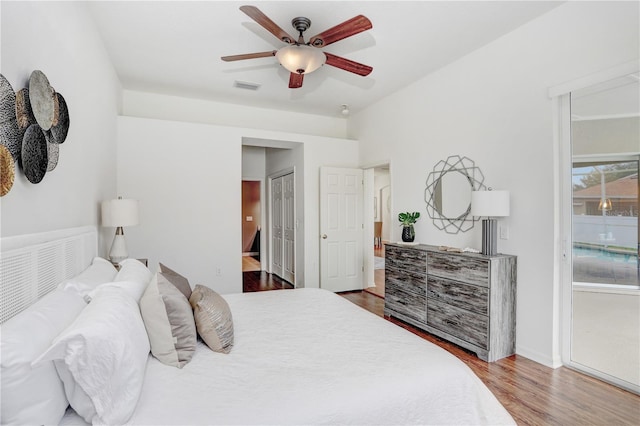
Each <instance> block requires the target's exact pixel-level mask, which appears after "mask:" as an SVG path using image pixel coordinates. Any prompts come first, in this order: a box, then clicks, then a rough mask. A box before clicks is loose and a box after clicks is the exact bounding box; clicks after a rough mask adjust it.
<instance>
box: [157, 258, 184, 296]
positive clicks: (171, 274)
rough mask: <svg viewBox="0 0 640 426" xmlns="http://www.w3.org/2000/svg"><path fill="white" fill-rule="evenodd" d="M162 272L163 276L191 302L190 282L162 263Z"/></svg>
mask: <svg viewBox="0 0 640 426" xmlns="http://www.w3.org/2000/svg"><path fill="white" fill-rule="evenodd" d="M160 272H162V275H164V276H165V278H166V279H168V280H169V281H170V282H171V284H173V285H175V286H176V288H177V289H178V290H180V291H181V292H182V294H184V297H186V298H187V300H189V298H190V297H191V286H190V285H189V280H187V279H186V278H185V277H183V276H182V275H180V274H179V273H177V272H176V271H174V270H172V269H169V268H167V267H166V266H165V265H163V264H162V263H160Z"/></svg>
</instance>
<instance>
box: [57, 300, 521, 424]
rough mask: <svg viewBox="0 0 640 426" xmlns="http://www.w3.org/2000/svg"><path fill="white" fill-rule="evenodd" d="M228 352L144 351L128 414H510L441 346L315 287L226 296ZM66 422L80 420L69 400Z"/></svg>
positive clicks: (225, 420) (171, 417)
mask: <svg viewBox="0 0 640 426" xmlns="http://www.w3.org/2000/svg"><path fill="white" fill-rule="evenodd" d="M224 297H225V299H226V300H227V302H228V304H229V307H230V309H231V312H232V314H233V326H234V333H235V343H234V346H233V349H232V351H231V352H230V353H229V354H222V353H217V352H213V351H211V350H210V349H209V348H208V347H207V346H205V345H204V344H203V343H202V342H198V347H197V350H196V352H195V355H194V356H193V359H192V360H191V362H190V363H188V364H187V365H185V366H184V367H183V368H182V369H178V368H175V367H172V366H167V365H165V364H162V363H160V362H159V361H158V360H157V359H155V358H153V357H152V356H151V355H149V359H148V362H147V366H146V372H145V375H144V383H143V385H142V392H141V394H140V397H139V400H138V403H137V406H136V408H135V411H134V413H133V415H132V417H131V418H130V420H129V421H128V423H131V424H145V425H150V424H154V425H156V424H183V425H187V424H194V425H195V424H307V425H308V424H359V425H362V424H367V425H368V424H394V425H396V424H459V425H462V424H469V425H471V424H473V425H477V424H492V425H494V424H515V423H514V421H513V419H512V418H511V416H510V415H509V414H508V413H507V411H506V410H505V409H504V407H502V405H501V404H500V403H499V402H498V401H497V400H496V398H495V397H494V396H493V394H491V392H490V391H489V390H488V389H487V388H486V386H485V385H484V384H483V383H482V382H481V381H480V380H479V379H478V377H477V376H476V375H475V374H474V373H473V372H472V371H471V370H470V369H469V368H468V367H467V366H466V365H465V364H464V363H462V362H461V361H460V360H458V359H457V358H456V357H454V356H453V355H451V354H449V353H448V352H446V351H445V350H443V349H441V348H439V347H437V346H435V345H433V344H431V343H429V342H427V341H425V340H423V339H421V338H419V337H417V336H415V335H413V334H412V333H410V332H408V331H406V330H404V329H402V328H401V327H398V326H396V325H394V324H392V323H390V322H388V321H386V320H384V319H382V318H380V317H377V316H376V315H373V314H371V313H369V312H367V311H365V310H363V309H361V308H359V307H357V306H356V305H354V304H352V303H351V302H349V301H347V300H345V299H343V298H342V297H340V296H337V295H335V294H333V293H330V292H328V291H325V290H318V289H298V290H280V291H271V292H261V293H247V294H232V295H226V296H224ZM61 424H65V425H69V424H85V423H84V420H83V419H82V418H81V417H80V416H78V415H77V414H75V412H74V411H73V410H72V409H68V410H67V413H66V414H65V416H64V418H63V419H62V422H61Z"/></svg>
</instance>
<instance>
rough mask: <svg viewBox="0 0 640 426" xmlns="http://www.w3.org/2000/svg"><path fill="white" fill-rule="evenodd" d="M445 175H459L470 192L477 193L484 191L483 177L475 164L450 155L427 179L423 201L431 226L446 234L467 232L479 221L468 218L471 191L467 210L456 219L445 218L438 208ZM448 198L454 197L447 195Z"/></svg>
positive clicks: (469, 160)
mask: <svg viewBox="0 0 640 426" xmlns="http://www.w3.org/2000/svg"><path fill="white" fill-rule="evenodd" d="M447 173H460V174H462V175H463V177H464V178H465V179H466V181H468V182H469V186H470V188H471V191H479V190H481V189H484V188H485V186H484V175H483V174H482V171H480V169H479V168H478V167H477V166H476V165H475V163H474V162H473V161H472V160H471V159H469V158H467V157H461V156H459V155H451V156H449V157H448V158H447V159H446V160H440V161H439V162H438V163H437V164H436V165H435V166H434V167H433V171H432V172H431V173H429V176H428V177H427V187H426V188H425V190H424V200H425V202H426V203H427V213H428V214H429V217H430V218H431V219H433V224H434V225H435V226H436V228H438V229H439V230H441V231H445V232H446V233H448V234H457V233H458V232H467V231H468V230H469V229H471V228H473V225H474V224H475V222H476V221H477V220H479V219H476V218H474V217H473V216H469V212H470V211H471V191H469V204H468V206H467V209H466V210H465V211H464V212H463V213H462V214H460V215H459V216H457V217H447V216H446V215H444V214H443V213H442V208H441V206H438V205H437V204H438V200H439V199H440V198H441V197H442V196H443V194H442V186H443V185H442V183H443V182H444V181H443V178H444V177H445V176H446V174H447ZM448 196H456V195H455V194H449V195H448Z"/></svg>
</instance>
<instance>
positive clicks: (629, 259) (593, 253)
mask: <svg viewBox="0 0 640 426" xmlns="http://www.w3.org/2000/svg"><path fill="white" fill-rule="evenodd" d="M573 256H574V258H575V257H583V258H585V257H593V258H597V259H598V260H607V261H610V262H622V263H637V262H638V256H637V254H634V253H628V254H627V253H616V252H612V251H608V250H605V249H604V248H589V247H575V246H574V247H573Z"/></svg>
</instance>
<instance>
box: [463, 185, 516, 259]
mask: <svg viewBox="0 0 640 426" xmlns="http://www.w3.org/2000/svg"><path fill="white" fill-rule="evenodd" d="M471 215H472V216H476V217H486V219H483V220H482V254H484V255H487V256H493V255H495V254H496V253H497V242H498V236H497V235H498V232H497V230H498V225H497V222H496V220H495V219H494V218H496V217H505V216H509V191H492V190H489V191H473V192H472V193H471Z"/></svg>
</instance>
